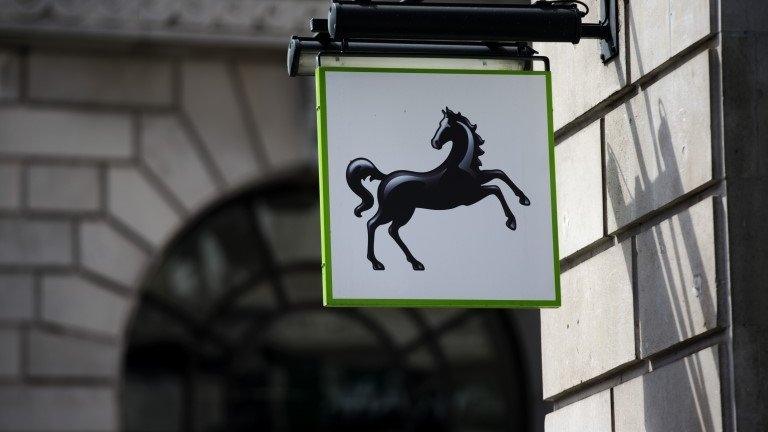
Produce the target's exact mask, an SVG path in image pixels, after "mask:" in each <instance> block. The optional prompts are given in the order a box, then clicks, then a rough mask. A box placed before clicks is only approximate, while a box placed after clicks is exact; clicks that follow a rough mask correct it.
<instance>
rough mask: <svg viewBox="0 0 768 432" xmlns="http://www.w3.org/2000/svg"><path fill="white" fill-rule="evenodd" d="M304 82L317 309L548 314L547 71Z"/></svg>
mask: <svg viewBox="0 0 768 432" xmlns="http://www.w3.org/2000/svg"><path fill="white" fill-rule="evenodd" d="M316 80H317V83H316V84H317V100H318V135H319V139H318V141H319V152H318V153H319V164H320V188H321V219H322V256H323V286H324V302H325V305H327V306H400V307H419V306H443V307H557V306H559V305H560V282H559V261H558V248H557V222H556V221H557V218H556V206H555V181H554V141H553V128H552V98H551V83H550V75H549V72H538V71H511V70H454V69H418V68H417V69H405V68H385V67H375V68H370V67H333V66H331V67H328V66H325V67H319V68H318V69H317V71H316Z"/></svg>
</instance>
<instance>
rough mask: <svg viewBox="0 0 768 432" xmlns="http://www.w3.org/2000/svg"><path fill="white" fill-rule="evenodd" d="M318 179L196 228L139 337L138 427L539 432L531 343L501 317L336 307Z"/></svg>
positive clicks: (288, 186)
mask: <svg viewBox="0 0 768 432" xmlns="http://www.w3.org/2000/svg"><path fill="white" fill-rule="evenodd" d="M315 179H316V174H315V173H314V172H312V171H311V170H300V171H292V172H288V173H285V174H281V175H276V176H274V177H273V178H271V179H268V180H266V181H263V182H261V183H259V184H258V185H255V186H252V187H250V188H248V189H247V190H245V191H242V192H240V193H237V194H235V195H234V196H231V197H229V198H228V199H225V200H223V201H221V202H219V203H218V204H216V205H214V206H212V207H211V208H210V209H208V210H207V211H205V212H204V213H202V214H201V215H199V216H198V217H196V218H195V219H194V220H192V221H191V222H190V223H189V224H188V226H187V227H186V228H185V229H183V230H182V231H181V232H180V233H179V234H178V235H177V236H176V238H175V240H174V241H173V242H171V244H170V245H169V246H168V247H167V248H166V251H165V253H164V254H163V255H162V256H161V257H160V259H159V260H157V261H156V265H155V267H154V269H153V270H151V271H150V272H149V273H148V275H147V277H146V278H145V280H144V283H143V287H142V291H141V294H140V299H139V304H138V306H137V310H136V313H135V315H134V319H133V321H132V324H131V325H130V326H129V330H128V333H127V336H126V343H127V346H126V353H125V360H124V373H123V386H122V422H123V429H124V430H125V431H128V432H144V431H224V430H226V431H238V430H254V429H256V428H259V429H260V430H276V431H289V430H334V431H344V430H349V431H352V430H354V431H360V430H366V431H369V430H381V431H385V430H386V431H389V430H391V431H402V430H446V431H447V430H456V431H460V430H483V431H512V430H515V431H518V430H528V429H529V426H530V424H529V423H530V417H531V416H530V413H529V410H528V409H527V404H528V403H529V401H530V400H531V399H538V397H537V396H536V395H532V394H531V392H530V391H529V390H528V389H527V385H526V376H525V370H524V366H525V365H524V362H525V361H524V360H521V358H522V353H521V350H522V347H521V345H520V344H519V343H518V337H517V333H516V332H515V330H514V324H513V323H514V321H513V320H511V319H510V315H509V314H508V313H507V312H504V311H496V310H484V311H481V310H448V309H430V310H412V309H324V308H322V306H321V289H320V286H319V283H320V277H319V270H320V263H319V259H320V258H319V249H320V248H319V235H318V229H317V214H318V204H317V194H316V191H317V184H316V180H315Z"/></svg>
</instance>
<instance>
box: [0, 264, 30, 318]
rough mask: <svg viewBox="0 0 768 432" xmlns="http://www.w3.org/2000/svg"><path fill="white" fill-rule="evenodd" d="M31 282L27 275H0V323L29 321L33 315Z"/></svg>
mask: <svg viewBox="0 0 768 432" xmlns="http://www.w3.org/2000/svg"><path fill="white" fill-rule="evenodd" d="M32 284H33V281H32V276H30V275H28V274H0V321H21V320H29V319H31V318H32V316H33V314H34V309H33V308H34V300H33V291H32V290H33V285H32Z"/></svg>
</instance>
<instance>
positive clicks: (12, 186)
mask: <svg viewBox="0 0 768 432" xmlns="http://www.w3.org/2000/svg"><path fill="white" fill-rule="evenodd" d="M20 205H21V166H20V165H19V164H15V163H7V162H2V163H0V209H17V208H19V206H20Z"/></svg>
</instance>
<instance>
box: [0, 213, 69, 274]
mask: <svg viewBox="0 0 768 432" xmlns="http://www.w3.org/2000/svg"><path fill="white" fill-rule="evenodd" d="M71 262H72V224H71V223H69V222H66V221H59V220H47V219H46V220H41V219H14V218H0V264H17V265H66V264H69V263H71Z"/></svg>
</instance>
